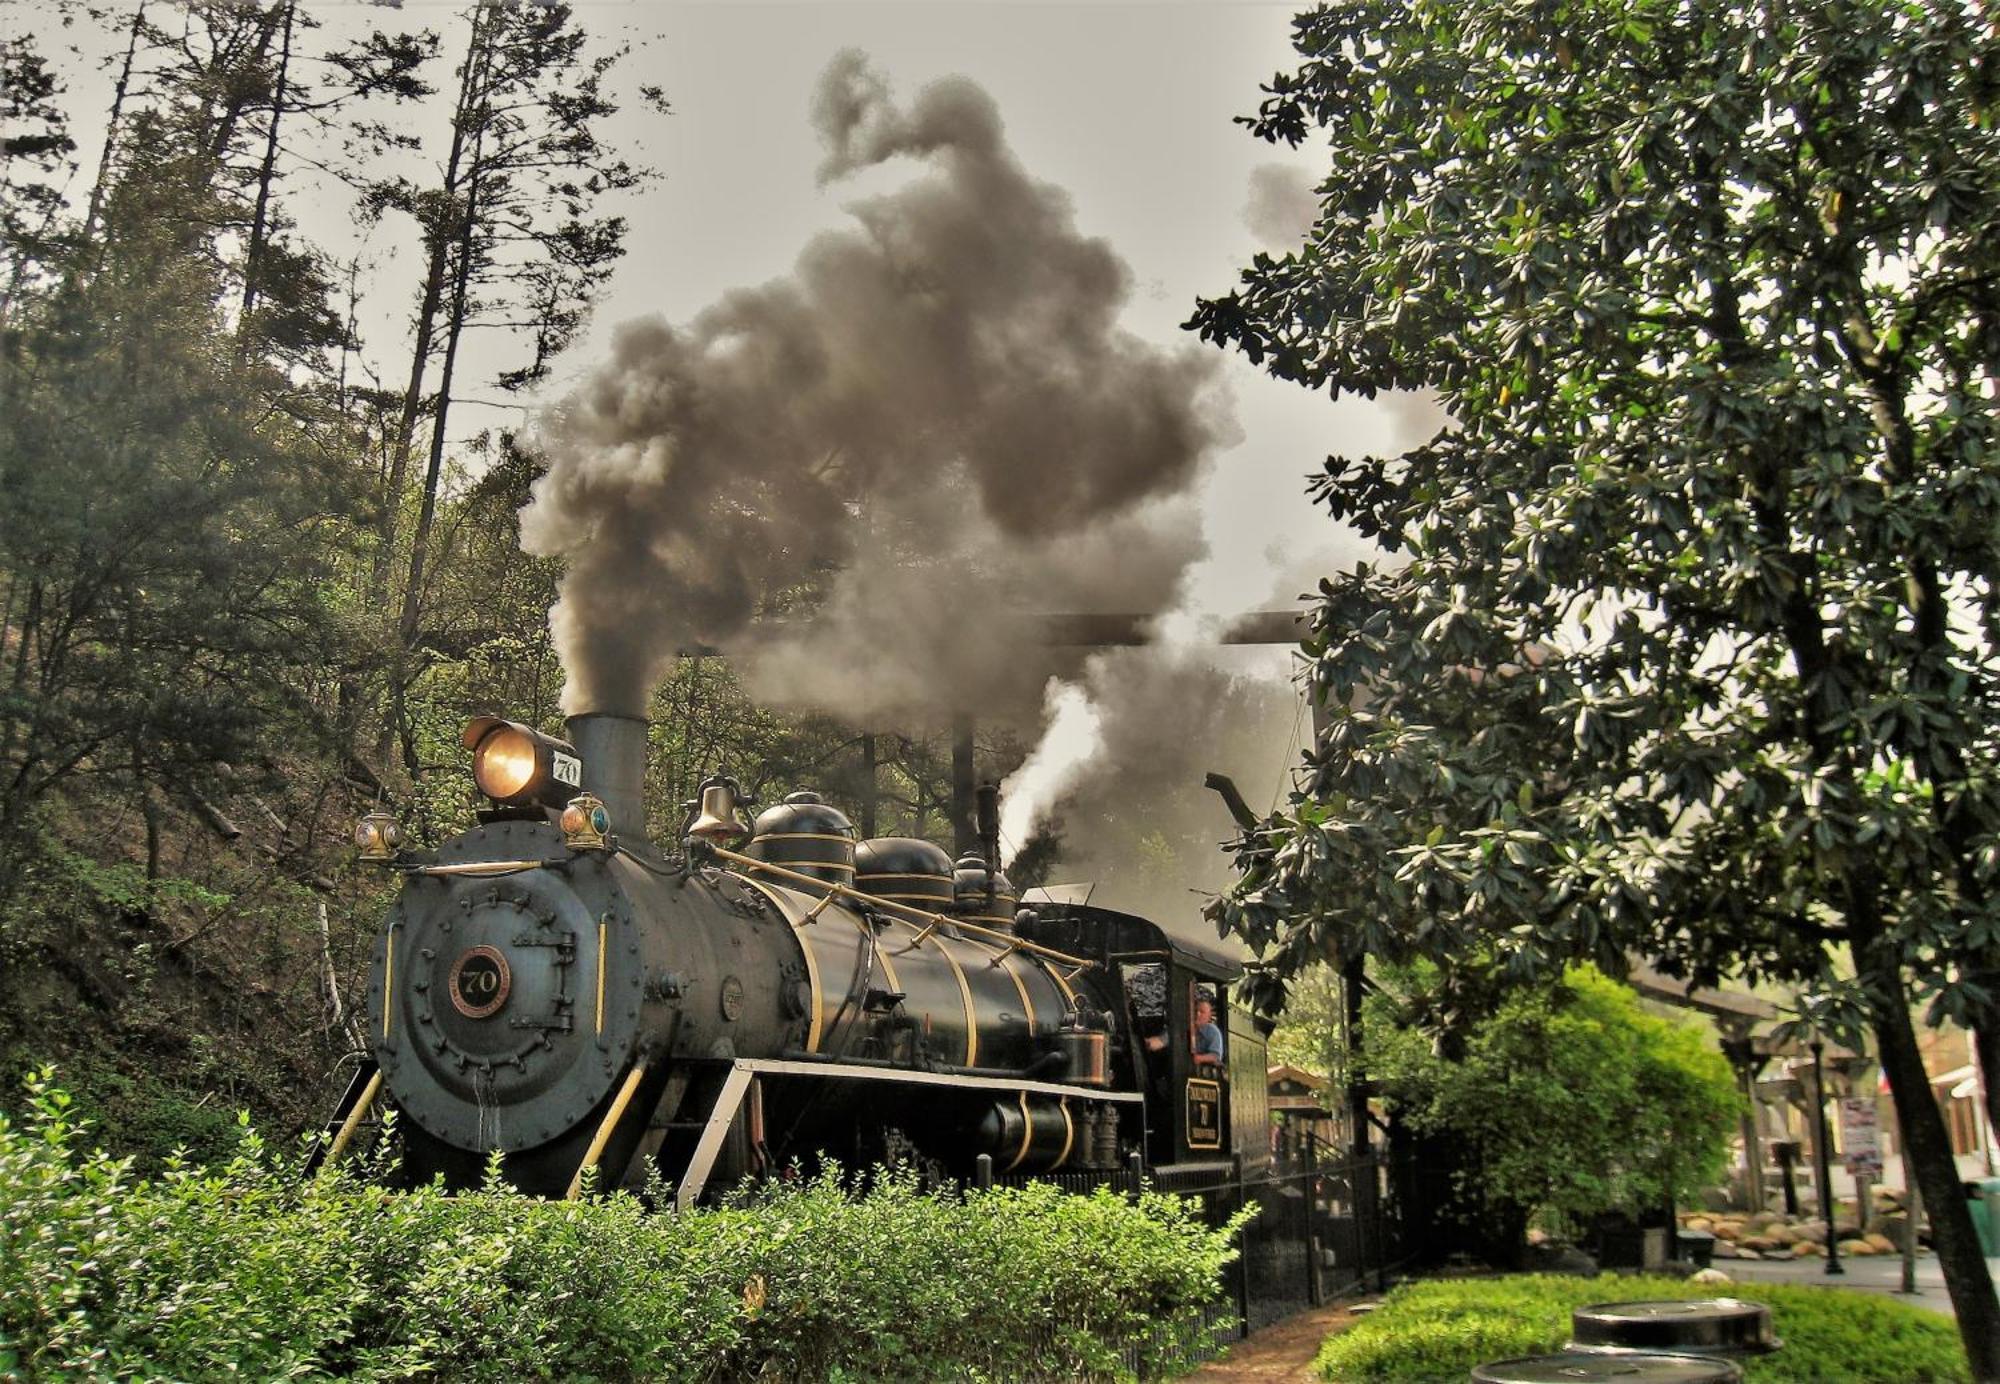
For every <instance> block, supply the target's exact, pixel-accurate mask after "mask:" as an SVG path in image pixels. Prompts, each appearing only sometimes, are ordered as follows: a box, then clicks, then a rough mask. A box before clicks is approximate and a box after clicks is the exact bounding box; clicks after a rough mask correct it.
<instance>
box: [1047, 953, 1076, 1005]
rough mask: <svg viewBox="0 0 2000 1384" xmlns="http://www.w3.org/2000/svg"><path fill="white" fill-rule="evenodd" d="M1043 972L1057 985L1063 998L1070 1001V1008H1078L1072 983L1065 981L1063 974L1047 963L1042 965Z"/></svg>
mask: <svg viewBox="0 0 2000 1384" xmlns="http://www.w3.org/2000/svg"><path fill="white" fill-rule="evenodd" d="M1042 970H1044V971H1045V972H1047V973H1048V976H1049V979H1051V980H1053V981H1054V982H1055V983H1056V988H1057V989H1059V990H1061V991H1062V992H1063V998H1064V999H1066V1000H1068V1001H1069V1004H1070V1008H1072V1009H1074V1008H1076V991H1075V990H1072V989H1071V988H1070V983H1069V982H1068V981H1067V980H1064V979H1063V973H1062V972H1061V971H1058V970H1057V969H1056V968H1055V967H1053V966H1051V965H1049V964H1048V963H1047V962H1043V963H1042Z"/></svg>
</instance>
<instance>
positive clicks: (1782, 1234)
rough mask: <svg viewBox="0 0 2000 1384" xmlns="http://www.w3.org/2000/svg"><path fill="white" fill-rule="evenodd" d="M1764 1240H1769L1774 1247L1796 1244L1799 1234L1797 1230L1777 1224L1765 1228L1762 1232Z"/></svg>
mask: <svg viewBox="0 0 2000 1384" xmlns="http://www.w3.org/2000/svg"><path fill="white" fill-rule="evenodd" d="M1764 1238H1765V1239H1767V1240H1769V1241H1770V1242H1771V1243H1772V1244H1774V1245H1790V1244H1796V1243H1797V1242H1798V1238H1799V1232H1798V1231H1797V1230H1794V1229H1793V1228H1792V1227H1791V1226H1788V1225H1784V1224H1778V1225H1773V1226H1769V1227H1767V1228H1766V1229H1765V1231H1764Z"/></svg>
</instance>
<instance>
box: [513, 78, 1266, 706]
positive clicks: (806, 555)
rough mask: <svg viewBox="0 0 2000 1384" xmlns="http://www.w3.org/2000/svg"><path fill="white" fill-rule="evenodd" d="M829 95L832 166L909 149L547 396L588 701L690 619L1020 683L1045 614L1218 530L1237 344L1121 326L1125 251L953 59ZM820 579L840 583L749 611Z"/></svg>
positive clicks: (1155, 565)
mask: <svg viewBox="0 0 2000 1384" xmlns="http://www.w3.org/2000/svg"><path fill="white" fill-rule="evenodd" d="M812 116H813V120H814V123H815V126H816V128H817V130H818V132H819V134H820V136H821V139H822V141H823V143H824V145H825V148H826V151H827V152H826V158H825V161H824V163H823V164H822V167H821V169H820V177H821V179H822V181H823V182H838V181H840V180H842V179H845V178H849V177H851V176H853V175H854V174H856V173H859V172H861V171H863V170H866V169H869V168H873V167H876V166H878V165H881V164H884V163H886V162H889V161H891V160H910V161H914V162H915V163H917V164H918V165H919V166H920V167H921V168H922V170H923V171H922V173H921V175H920V176H917V177H915V178H914V179H912V180H911V181H909V182H907V183H906V184H904V185H902V186H900V187H897V188H896V189H894V190H893V191H889V192H886V193H882V194H879V195H876V196H871V197H868V198H865V199H862V200H858V201H856V202H854V203H853V204H851V205H850V206H848V207H847V208H846V210H847V211H848V213H849V214H850V215H851V217H852V218H853V221H854V223H855V224H854V226H853V228H852V229H848V230H843V231H840V232H832V233H827V234H824V235H821V236H819V237H817V238H815V239H814V240H813V241H811V242H810V243H809V244H808V245H807V246H806V247H805V249H804V251H803V252H802V253H801V254H800V256H799V259H798V262H797V265H796V268H795V270H794V273H793V274H792V276H791V277H790V278H788V279H785V280H781V281H777V282H773V283H769V284H765V285H762V286H760V287H757V288H751V289H744V290H740V291H737V292H733V293H731V294H729V295H727V296H725V297H724V298H722V299H721V300H720V301H718V302H717V303H716V304H715V305H714V306H713V307H711V308H709V309H708V310H707V311H705V312H703V313H701V314H700V315H699V316H697V317H696V318H695V319H694V320H693V321H692V322H691V323H688V324H686V325H685V326H680V327H676V326H670V325H668V324H667V323H665V322H664V321H661V320H658V319H654V320H648V321H640V322H633V323H627V324H626V325H625V326H623V327H622V328H621V329H620V330H619V331H618V333H617V335H616V338H615V341H614V345H613V350H612V357H611V359H610V360H609V361H608V362H607V363H606V364H605V365H604V366H603V367H602V368H601V369H599V370H598V371H597V372H596V373H595V374H594V375H593V376H592V377H591V378H590V379H588V380H587V381H586V382H585V383H584V384H583V386H582V387H581V388H579V389H578V390H577V391H576V392H575V393H574V394H573V395H572V396H571V397H569V398H568V399H567V400H565V401H564V402H563V403H562V404H560V405H558V406H557V407H556V408H555V409H553V410H552V411H551V412H550V414H549V416H548V417H547V418H546V419H545V420H544V422H543V425H542V429H541V436H540V437H539V439H538V443H539V446H540V449H541V451H542V452H543V454H544V456H545V457H546V459H547V470H546V473H545V474H544V476H543V477H542V478H541V479H540V481H538V482H537V484H536V486H535V490H534V495H533V499H532V500H531V502H530V504H529V506H528V508H527V509H526V510H525V511H524V512H523V516H522V540H523V544H524V546H526V547H527V548H528V550H529V551H531V552H534V553H538V554H544V555H559V556H561V557H563V558H564V559H565V562H566V575H565V577H564V580H563V584H562V591H561V597H560V600H559V601H558V603H557V605H556V608H555V609H554V610H553V611H552V612H551V616H550V620H551V625H552V628H553V630H554V632H555V636H556V640H557V643H558V646H559V647H560V649H561V651H562V653H563V656H564V662H565V667H566V669H567V672H568V679H569V680H568V684H567V686H566V688H565V692H564V706H565V709H566V710H568V711H571V712H576V711H586V710H594V711H618V712H624V713H627V714H643V712H644V708H645V704H646V700H647V697H648V695H649V693H650V691H651V689H652V687H653V685H654V683H655V682H656V681H657V680H658V678H659V677H660V676H661V674H662V673H663V672H664V671H665V669H666V667H667V665H668V663H669V661H670V660H671V659H672V657H673V656H674V654H675V652H676V651H677V650H678V649H680V648H682V647H685V646H687V645H689V644H690V643H695V642H700V643H710V644H722V645H724V646H729V645H731V644H739V645H744V646H745V652H746V661H745V664H744V666H745V668H746V671H747V675H748V677H749V679H750V682H751V686H752V688H753V690H754V691H756V692H757V693H758V694H760V696H763V697H766V698H768V699H770V700H773V701H782V702H786V703H789V704H792V705H806V706H816V707H819V708H821V709H825V710H830V711H835V712H840V713H847V714H853V715H856V716H861V717H872V716H878V715H883V714H887V713H891V712H907V711H911V710H915V709H917V708H919V707H920V706H923V705H928V707H929V708H930V709H932V710H934V711H952V710H964V711H975V712H979V713H981V714H993V713H994V712H996V711H997V712H1001V713H1003V714H1004V713H1010V712H1024V709H1028V710H1031V709H1032V708H1033V707H1034V706H1035V705H1036V703H1037V702H1038V699H1039V694H1040V685H1041V682H1042V681H1043V680H1044V679H1045V677H1046V676H1047V673H1048V672H1049V671H1050V665H1051V660H1050V659H1048V658H1047V657H1043V656H1038V655H1034V654H1032V653H1031V652H1030V650H1032V649H1033V647H1034V645H1033V642H1032V640H1030V639H1029V638H1028V635H1029V624H1028V622H1027V620H1026V617H1027V616H1029V615H1031V614H1032V613H1034V612H1038V611H1047V610H1061V609H1077V608H1084V609H1092V608H1094V609H1109V608H1113V607H1114V605H1115V606H1117V607H1119V608H1124V609H1134V610H1139V611H1142V612H1149V611H1156V610H1159V609H1163V608H1165V607H1166V606H1167V605H1168V604H1170V603H1172V602H1173V600H1174V599H1175V598H1176V595H1177V593H1178V586H1179V580H1180V577H1181V575H1182V574H1183V573H1184V572H1185V570H1186V568H1187V566H1188V564H1189V563H1191V562H1193V561H1194V560H1195V559H1196V558H1197V557H1199V556H1200V553H1201V544H1200V539H1199V526H1198V524H1197V523H1196V521H1195V518H1194V516H1193V514H1192V511H1191V509H1190V508H1189V506H1188V504H1187V503H1186V502H1185V500H1184V499H1182V498H1180V497H1184V496H1185V495H1186V493H1187V491H1188V488H1189V486H1190V485H1191V483H1192V482H1193V480H1194V479H1195V478H1196V477H1197V475H1198V474H1199V473H1200V471H1201V469H1202V467H1203V465H1204V464H1205V462H1206V460H1207V458H1208V457H1209V456H1210V455H1211V454H1212V452H1213V451H1214V450H1215V449H1216V448H1218V447H1219V446H1221V445H1223V444H1225V443H1226V442H1228V441H1231V440H1233V435H1234V434H1233V424H1232V423H1231V422H1230V421H1229V418H1228V411H1227V401H1226V399H1225V398H1224V397H1223V395H1222V391H1221V389H1220V386H1219V385H1218V383H1217V373H1218V365H1219V362H1218V360H1217V358H1216V357H1215V356H1214V354H1213V353H1205V352H1202V351H1200V350H1199V349H1198V348H1196V347H1192V346H1189V347H1184V348H1180V349H1173V350H1167V349H1162V348H1160V347H1157V346H1154V345H1151V344H1148V343H1146V342H1144V341H1141V340H1140V339H1138V338H1136V337H1134V336H1132V335H1131V334H1130V333H1128V332H1126V331H1124V330H1122V329H1121V328H1120V327H1119V326H1118V325H1117V319H1118V314H1119V311H1120V310H1121V308H1122V307H1123V305H1124V303H1125V302H1126V300H1127V297H1128V294H1129V289H1130V282H1129V277H1130V276H1129V274H1128V272H1127V270H1126V268H1125V266H1124V264H1123V263H1122V262H1121V261H1120V260H1119V259H1118V257H1117V256H1116V254H1115V253H1114V252H1113V251H1112V249H1111V247H1110V246H1109V245H1108V244H1106V243H1105V242H1104V241H1102V240H1100V239H1096V238H1092V237H1089V236H1085V235H1083V234H1082V233H1081V232H1080V231H1079V230H1078V228H1077V226H1076V223H1075V218H1074V215H1073V213H1072V210H1071V206H1070V203H1069V200H1068V198H1067V197H1066V196H1065V195H1064V194H1063V193H1062V192H1061V191H1060V190H1058V189H1056V188H1054V187H1052V186H1050V185H1048V184H1046V183H1042V182H1039V181H1037V180H1035V179H1034V178H1032V177H1031V176H1029V174H1028V173H1027V172H1026V171H1025V170H1024V169H1023V168H1022V167H1021V165H1020V164H1019V162H1018V161H1017V160H1016V159H1015V158H1014V156H1013V154H1012V153H1011V152H1010V150H1009V149H1008V147H1007V144H1006V142H1005V139H1004V137H1003V131H1002V127H1001V121H1000V118H999V113H998V111H997V109H996V108H995V105H994V103H993V101H992V99H991V98H990V97H989V96H988V95H987V94H986V93H985V92H984V91H983V90H981V89H980V88H979V87H977V86H975V85H974V84H973V83H971V82H969V81H966V80H964V79H962V78H951V79H947V80H944V81H940V82H937V83H935V84H933V85H931V86H929V87H926V88H925V89H924V90H923V91H921V92H920V93H919V94H918V95H917V97H916V98H915V99H914V100H913V101H911V102H910V103H909V104H908V105H899V104H898V103H897V102H896V101H895V100H893V99H892V97H891V95H890V93H889V90H888V88H887V87H886V85H885V84H884V83H883V82H882V80H881V79H880V78H879V77H878V76H877V75H876V74H875V73H874V72H872V71H871V70H870V69H869V67H868V66H867V63H866V60H865V59H864V58H863V57H862V56H861V55H860V54H857V53H852V52H849V53H844V54H842V55H841V56H840V57H838V58H836V59H835V61H834V62H833V64H832V65H831V66H830V67H829V68H828V70H827V72H826V73H825V74H824V76H823V77H822V79H821V82H820V85H819V88H818V91H817V93H816V95H815V98H814V101H813V105H812ZM808 580H817V581H818V582H819V583H820V584H821V585H822V587H823V588H824V589H825V591H826V593H827V594H826V599H825V601H824V603H823V606H822V608H821V609H819V610H816V611H814V612H811V614H810V618H809V619H808V620H801V621H800V622H799V624H798V628H797V629H796V630H793V629H792V627H791V626H790V625H784V626H781V627H780V632H779V633H778V634H777V635H776V636H775V637H772V636H770V635H768V634H766V635H763V636H761V637H758V638H756V639H755V640H750V641H746V640H745V638H744V636H745V633H746V630H748V629H749V627H750V626H751V622H752V621H753V619H755V618H756V617H757V616H758V615H759V614H760V613H761V612H762V611H763V610H765V609H766V608H767V607H768V606H769V604H770V603H771V602H772V600H773V599H774V598H775V597H776V596H777V594H778V593H781V592H785V591H787V590H789V589H791V588H795V587H796V586H797V585H798V584H800V583H801V582H805V581H808ZM1024 714H1025V713H1024Z"/></svg>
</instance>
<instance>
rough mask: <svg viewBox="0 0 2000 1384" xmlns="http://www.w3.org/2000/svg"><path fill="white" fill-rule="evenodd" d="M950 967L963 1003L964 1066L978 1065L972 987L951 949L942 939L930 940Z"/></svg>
mask: <svg viewBox="0 0 2000 1384" xmlns="http://www.w3.org/2000/svg"><path fill="white" fill-rule="evenodd" d="M931 940H932V941H933V942H935V943H937V949H938V951H939V952H941V953H942V954H943V956H944V959H945V961H946V962H947V963H948V964H949V965H950V966H951V978H952V979H953V980H955V981H957V982H958V996H959V998H960V999H962V1000H964V1001H965V1065H966V1066H968V1067H977V1066H978V1065H979V1010H978V1009H977V1008H975V1007H974V1005H973V1003H972V987H971V986H970V985H968V984H966V983H965V967H963V966H961V965H959V964H958V958H957V957H955V956H953V955H952V954H951V948H950V947H947V946H946V945H945V944H944V939H943V938H942V937H933V938H932V939H931Z"/></svg>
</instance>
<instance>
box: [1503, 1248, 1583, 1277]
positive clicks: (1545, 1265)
mask: <svg viewBox="0 0 2000 1384" xmlns="http://www.w3.org/2000/svg"><path fill="white" fill-rule="evenodd" d="M1521 1267H1522V1268H1524V1269H1526V1270H1527V1271H1528V1272H1529V1273H1559V1274H1568V1275H1570V1276H1571V1277H1575V1278H1595V1277H1597V1275H1598V1272H1599V1271H1598V1267H1597V1261H1596V1260H1595V1259H1593V1258H1591V1257H1590V1256H1589V1255H1588V1254H1585V1253H1584V1252H1583V1251H1582V1250H1580V1249H1578V1248H1577V1247H1576V1246H1575V1245H1565V1244H1560V1243H1556V1242H1553V1241H1551V1242H1550V1243H1548V1244H1542V1245H1530V1246H1528V1252H1527V1254H1526V1255H1525V1256H1523V1258H1522V1262H1521Z"/></svg>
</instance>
